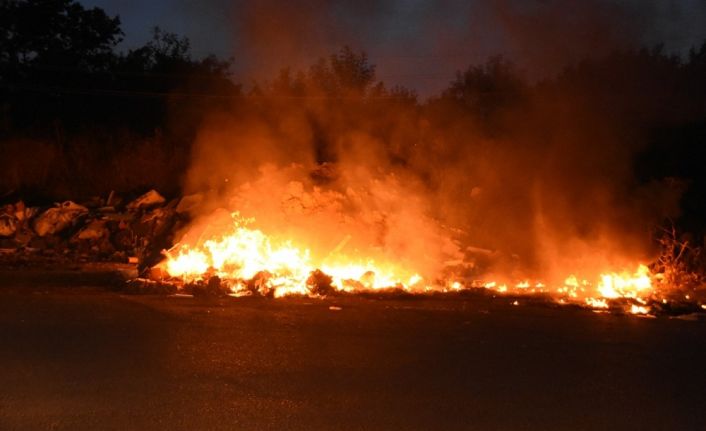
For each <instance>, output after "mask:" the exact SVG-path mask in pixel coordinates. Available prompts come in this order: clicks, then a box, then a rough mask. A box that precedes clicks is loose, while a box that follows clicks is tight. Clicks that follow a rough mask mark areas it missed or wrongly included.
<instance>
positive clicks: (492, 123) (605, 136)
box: [0, 0, 706, 232]
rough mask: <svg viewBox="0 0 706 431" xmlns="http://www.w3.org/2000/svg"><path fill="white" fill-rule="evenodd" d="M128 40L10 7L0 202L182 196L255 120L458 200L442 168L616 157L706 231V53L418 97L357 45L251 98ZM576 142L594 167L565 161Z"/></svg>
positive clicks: (99, 27)
mask: <svg viewBox="0 0 706 431" xmlns="http://www.w3.org/2000/svg"><path fill="white" fill-rule="evenodd" d="M122 36H123V33H122V30H121V26H120V20H119V18H117V17H110V16H108V15H107V14H106V13H105V12H104V11H103V10H101V9H99V8H93V9H86V8H84V7H83V6H82V5H80V4H79V3H77V2H76V1H73V0H6V1H3V2H0V154H2V157H1V158H0V160H1V161H0V197H3V196H4V199H10V198H11V197H12V196H20V195H21V196H24V197H29V198H30V199H45V200H46V199H65V198H71V197H77V196H89V195H94V194H107V193H108V192H110V190H118V191H121V192H126V193H129V192H137V191H139V190H143V189H145V188H148V187H155V188H158V189H159V190H160V191H162V192H163V193H166V194H177V193H179V192H180V189H181V187H182V185H183V181H184V175H185V172H186V171H187V169H188V165H189V160H190V154H191V151H192V144H193V142H194V140H195V139H196V137H197V134H198V132H199V130H200V128H201V127H202V125H203V124H204V121H208V120H209V119H210V118H213V117H214V116H218V115H221V114H223V115H228V116H230V117H231V118H233V121H257V122H258V123H261V124H268V125H270V126H271V128H272V129H273V130H274V131H275V132H274V133H275V134H277V135H279V136H280V137H281V138H282V141H283V142H286V139H287V137H288V135H287V134H288V133H293V132H291V130H289V129H287V125H286V124H283V122H282V119H284V118H292V117H293V116H296V117H297V118H299V119H303V121H305V122H306V123H307V124H308V125H309V130H311V131H312V132H311V136H310V137H309V138H310V139H311V140H313V147H314V149H315V152H316V154H315V158H316V160H318V161H319V162H322V163H323V162H331V161H336V160H337V158H338V157H339V155H340V153H341V152H342V151H347V147H346V145H349V144H346V142H345V141H342V140H341V139H339V138H338V137H339V136H342V135H350V134H351V133H353V132H355V131H362V132H364V133H365V134H366V136H368V137H369V138H371V139H372V140H374V141H375V142H377V143H378V144H377V145H379V147H380V148H379V151H381V152H383V153H384V154H385V157H386V160H389V161H390V163H391V164H393V165H399V166H404V167H408V168H409V169H413V170H415V172H417V173H418V174H419V177H420V178H423V179H424V181H426V182H428V183H429V185H430V187H442V186H443V187H453V185H448V184H447V182H446V181H442V180H441V179H440V177H439V175H438V173H437V172H436V171H435V167H437V168H439V167H441V168H443V169H446V168H447V167H449V169H457V170H459V171H460V172H461V171H462V172H471V173H469V174H468V175H470V176H472V175H474V174H473V173H472V172H480V171H482V170H486V171H487V166H486V165H483V166H481V165H480V163H481V161H480V160H486V161H487V160H500V159H501V158H502V155H503V154H505V155H507V154H519V155H522V157H523V158H522V159H521V160H523V161H525V162H526V164H533V165H534V166H527V165H526V164H525V165H522V164H520V163H519V161H518V163H508V164H507V165H505V166H500V164H498V165H499V166H498V170H499V171H500V172H502V171H503V169H507V170H513V171H516V170H518V168H519V167H521V168H520V169H527V170H528V171H533V170H535V169H537V170H539V169H553V167H555V165H553V164H552V163H551V161H547V160H548V158H550V155H551V154H564V153H562V151H566V153H565V155H566V160H568V161H569V162H571V163H574V164H578V165H580V164H581V163H582V162H581V160H584V159H585V160H588V162H586V166H582V167H581V168H580V169H579V171H580V170H581V169H584V170H585V172H592V171H591V169H594V171H593V172H595V174H596V175H598V176H600V175H606V176H615V175H618V174H616V172H618V169H617V168H613V167H610V165H611V163H612V160H620V161H624V160H626V159H625V154H629V158H628V159H629V162H630V163H631V166H630V167H629V170H630V175H629V177H630V180H629V181H633V182H637V183H640V184H647V183H649V182H650V181H664V180H665V179H667V180H672V179H673V180H674V181H676V182H679V184H684V187H685V190H686V192H685V195H684V198H683V201H682V206H683V208H684V209H685V210H686V211H685V212H686V213H688V215H689V216H688V217H686V218H684V219H683V220H682V222H683V224H684V225H685V226H686V227H688V228H689V229H691V230H692V231H699V232H700V231H702V227H703V225H704V224H705V223H704V222H703V220H706V203H705V202H706V199H703V193H704V191H706V174H705V173H704V172H706V170H705V169H703V161H704V158H703V157H702V153H703V151H702V147H703V146H704V145H706V43H705V44H703V45H702V46H701V47H695V48H694V49H693V50H692V51H691V52H690V53H689V54H688V56H686V57H685V58H681V57H678V56H675V55H671V54H669V53H666V52H664V51H663V50H662V49H661V48H660V47H653V48H648V49H634V50H622V51H616V52H614V53H612V54H611V55H608V56H602V57H600V58H587V59H586V60H584V61H582V62H579V63H576V64H572V65H568V66H566V68H564V69H563V70H561V71H558V72H557V74H556V75H555V76H553V77H551V78H547V79H544V80H542V81H540V82H532V81H530V80H529V79H528V78H527V77H526V76H525V75H524V74H523V73H522V72H521V71H520V70H518V69H517V68H516V67H515V66H514V65H513V63H512V62H511V61H510V60H509V59H504V58H501V57H495V58H491V59H489V60H488V61H487V62H486V63H484V64H480V65H472V66H470V67H469V68H468V69H466V70H464V71H462V72H459V73H458V74H457V76H456V77H449V80H450V84H449V85H448V87H447V88H446V89H445V90H443V91H442V92H441V93H440V94H438V95H436V96H434V97H431V98H429V99H427V100H423V101H421V100H419V99H418V97H417V96H416V94H415V93H414V92H413V91H410V90H408V89H405V88H400V87H395V86H388V85H387V84H385V83H381V82H379V81H378V80H377V78H376V75H375V67H374V66H373V65H372V64H371V63H370V62H369V60H368V58H367V56H366V55H365V54H364V53H361V52H357V51H355V50H353V49H351V48H347V47H345V48H342V49H341V50H340V51H339V52H337V53H334V54H332V55H331V56H329V57H327V58H322V59H320V60H319V61H318V62H316V63H314V64H313V65H312V66H311V67H310V68H309V69H307V70H303V71H294V70H282V71H281V72H280V73H279V74H278V75H276V76H275V78H273V79H271V80H268V81H263V82H260V83H258V84H257V85H255V86H254V87H253V88H250V89H248V90H247V91H245V90H243V87H242V86H241V85H240V84H238V83H237V82H236V80H235V78H234V77H232V76H231V73H230V69H231V64H232V62H233V61H237V59H235V60H225V59H220V58H217V57H214V56H210V57H206V58H201V59H196V58H194V57H193V56H192V54H191V52H190V47H189V41H188V40H187V39H186V38H183V37H179V36H177V35H174V34H171V33H167V32H163V31H161V30H159V29H155V30H154V33H153V38H152V40H150V41H148V42H147V43H146V44H145V45H144V46H142V47H140V48H136V49H130V50H128V51H127V52H119V51H118V50H117V48H116V47H117V45H118V44H119V43H120V42H121V40H122ZM569 141H571V142H572V143H571V144H566V145H569V146H570V147H571V148H572V149H576V148H580V149H581V151H583V152H584V154H583V155H576V154H575V152H574V151H573V150H572V151H568V150H564V147H563V146H562V145H564V144H562V142H569ZM608 141H610V142H612V143H613V144H614V143H615V142H621V144H620V145H618V146H617V147H615V145H614V146H611V145H608V144H607V142H608ZM614 147H615V148H614ZM459 154H461V155H459ZM488 154H492V156H488ZM532 154H539V155H540V156H539V157H537V158H533V156H532ZM525 156H526V157H525ZM484 157H485V159H484ZM494 157H495V158H497V159H494ZM561 157H564V156H561ZM603 159H605V160H606V163H605V165H606V166H608V167H606V166H601V165H600V163H598V161H600V160H603ZM459 163H465V164H464V165H463V166H460V165H459ZM589 165H590V166H589ZM594 165H595V166H594ZM477 175H479V176H480V175H481V174H480V173H479V174H477ZM567 175H568V174H567ZM479 181H481V179H479ZM517 181H521V179H518V180H517ZM442 182H444V184H441V183H442ZM464 184H467V183H464ZM510 185H512V184H510ZM509 193H510V194H512V192H509ZM511 198H512V196H510V197H509V198H508V199H511Z"/></svg>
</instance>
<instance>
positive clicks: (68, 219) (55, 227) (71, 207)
mask: <svg viewBox="0 0 706 431" xmlns="http://www.w3.org/2000/svg"><path fill="white" fill-rule="evenodd" d="M87 213H88V208H86V207H84V206H82V205H79V204H77V203H75V202H71V201H66V202H64V203H61V204H57V206H56V207H54V208H50V209H48V210H46V211H45V212H44V213H43V214H41V215H40V216H39V217H37V220H36V221H35V222H34V231H35V232H37V235H39V236H46V235H52V234H55V233H57V232H61V231H62V230H64V229H66V228H67V227H68V226H69V225H71V223H72V222H73V221H74V220H76V219H77V218H78V217H80V216H82V215H84V214H87Z"/></svg>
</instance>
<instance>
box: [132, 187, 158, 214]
mask: <svg viewBox="0 0 706 431" xmlns="http://www.w3.org/2000/svg"><path fill="white" fill-rule="evenodd" d="M165 202H166V199H164V196H162V195H160V194H159V193H158V192H157V191H156V190H154V189H153V190H150V191H148V192H147V193H145V194H144V195H142V196H140V197H139V198H137V199H135V200H134V201H132V202H130V203H129V204H128V205H127V209H129V210H138V209H146V208H153V207H156V206H158V205H161V204H163V203H165Z"/></svg>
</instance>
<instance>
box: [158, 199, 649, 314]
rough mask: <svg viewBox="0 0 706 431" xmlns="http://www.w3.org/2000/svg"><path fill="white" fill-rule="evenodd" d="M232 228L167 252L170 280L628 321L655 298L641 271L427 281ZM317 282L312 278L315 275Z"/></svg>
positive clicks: (396, 268)
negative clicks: (493, 301)
mask: <svg viewBox="0 0 706 431" xmlns="http://www.w3.org/2000/svg"><path fill="white" fill-rule="evenodd" d="M231 217H232V225H231V226H230V227H229V228H227V229H225V230H224V231H223V232H220V233H219V234H218V235H212V236H210V237H209V239H207V240H205V241H203V242H202V243H200V244H195V245H193V244H191V245H190V244H177V245H176V246H175V247H174V248H172V249H171V250H169V251H167V252H166V256H167V258H166V260H165V261H164V262H163V263H162V264H161V267H162V269H164V270H165V271H166V272H167V273H168V274H169V276H170V277H175V278H179V279H181V280H183V281H184V282H187V283H189V282H198V281H203V280H205V279H206V278H207V277H213V276H217V277H218V278H219V279H220V280H223V282H224V283H225V284H226V285H227V286H228V288H229V289H230V290H231V292H232V293H233V294H234V295H240V294H245V293H248V292H251V291H252V290H253V286H254V288H255V289H256V290H259V291H260V292H268V293H270V294H272V295H273V296H275V297H282V296H287V295H316V294H318V291H317V290H316V289H317V286H316V285H317V283H319V284H320V283H321V280H322V279H323V280H324V282H325V283H327V284H328V288H330V289H334V290H335V291H339V292H360V291H370V290H379V289H389V288H395V289H402V290H404V291H408V292H430V291H442V292H443V291H460V290H464V289H473V288H483V289H487V290H489V291H493V292H494V293H498V294H507V295H532V294H534V295H549V296H550V297H551V298H552V299H554V300H556V301H558V302H560V303H570V304H580V305H583V306H586V307H589V308H592V309H596V310H600V309H608V308H610V307H611V304H612V303H615V302H616V301H618V302H620V301H623V309H624V311H627V312H629V313H633V314H646V313H648V312H649V311H650V308H649V306H648V301H650V300H654V299H655V298H657V296H658V293H659V292H658V290H659V289H657V288H656V287H655V283H656V282H658V279H659V277H656V275H655V274H652V273H651V272H650V270H649V268H648V267H647V266H646V265H644V264H637V265H635V268H633V269H631V270H623V271H619V272H611V271H607V272H604V273H602V274H598V275H597V277H596V278H595V279H594V280H590V279H584V278H578V277H577V276H575V275H569V276H568V277H566V279H565V280H564V281H563V283H558V285H549V284H545V283H544V282H542V281H529V280H520V281H516V282H514V283H501V282H498V281H492V280H491V281H487V280H485V281H478V280H467V279H463V278H461V277H458V278H456V279H454V278H453V277H451V278H447V279H441V278H436V279H430V278H428V277H427V278H425V277H423V276H422V275H420V274H419V273H417V272H416V271H415V270H414V268H407V267H403V266H400V265H399V264H397V263H395V262H390V261H380V260H374V259H372V258H367V259H366V258H360V257H350V256H348V255H346V254H345V253H344V252H343V249H344V248H345V243H346V239H347V238H345V239H344V241H342V242H341V243H339V245H338V246H337V247H336V248H334V249H333V250H332V251H331V252H330V253H328V254H327V255H325V256H323V257H318V258H317V257H314V255H313V254H312V252H311V251H310V248H309V247H308V246H307V245H306V244H297V243H295V242H293V241H292V240H291V239H285V238H278V237H275V236H270V235H268V234H266V233H265V232H263V231H262V230H259V229H257V228H255V227H253V223H254V219H248V218H245V217H242V216H241V215H240V214H239V213H237V212H236V213H233V214H231ZM317 274H318V275H319V278H318V279H317V278H316V275H317Z"/></svg>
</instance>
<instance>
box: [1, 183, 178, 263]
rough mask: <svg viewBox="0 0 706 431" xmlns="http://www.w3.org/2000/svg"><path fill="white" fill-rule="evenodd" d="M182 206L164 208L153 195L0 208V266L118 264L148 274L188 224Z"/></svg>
mask: <svg viewBox="0 0 706 431" xmlns="http://www.w3.org/2000/svg"><path fill="white" fill-rule="evenodd" d="M181 206H182V205H180V199H174V200H172V201H169V202H168V201H167V200H166V199H165V198H164V197H163V196H162V195H160V194H159V193H158V192H157V191H155V190H150V191H149V192H147V193H145V194H143V195H142V196H140V197H138V198H137V199H135V200H133V201H130V202H127V203H124V202H123V200H122V199H121V198H120V197H119V196H117V195H116V194H114V193H111V194H110V195H109V196H108V197H107V198H100V197H95V198H92V199H90V200H88V201H86V202H81V203H76V202H72V201H66V202H62V203H56V204H54V205H53V206H51V207H29V206H27V205H25V203H24V202H23V201H18V202H15V203H12V204H8V205H5V206H2V207H0V265H3V266H4V267H6V268H11V267H23V266H33V267H36V266H42V265H66V264H71V263H74V264H75V263H87V262H116V263H133V264H137V265H139V267H140V268H141V269H146V268H149V267H150V266H152V265H154V264H155V263H157V262H158V261H159V260H160V252H161V250H163V249H164V248H168V247H169V246H170V245H171V241H172V239H173V238H172V236H173V233H174V232H175V230H176V229H177V228H178V227H179V226H180V225H182V224H184V223H185V222H186V221H187V215H186V213H185V211H182V208H180V207H181Z"/></svg>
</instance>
